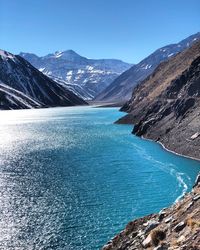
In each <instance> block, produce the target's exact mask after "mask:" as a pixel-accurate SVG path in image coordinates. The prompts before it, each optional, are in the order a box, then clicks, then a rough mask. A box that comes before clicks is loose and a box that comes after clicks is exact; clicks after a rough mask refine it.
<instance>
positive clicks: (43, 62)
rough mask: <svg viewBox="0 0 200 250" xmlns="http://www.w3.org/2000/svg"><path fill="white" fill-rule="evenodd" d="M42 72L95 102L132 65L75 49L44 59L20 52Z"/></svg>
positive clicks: (50, 55) (44, 57) (82, 96)
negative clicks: (82, 53)
mask: <svg viewBox="0 0 200 250" xmlns="http://www.w3.org/2000/svg"><path fill="white" fill-rule="evenodd" d="M20 56H21V57H23V58H24V59H26V60H27V61H29V62H30V63H31V64H32V65H33V66H34V67H36V68H37V69H38V70H40V71H41V72H42V73H44V74H45V75H47V76H48V77H50V78H52V79H53V80H55V81H57V82H59V83H60V84H62V85H63V86H67V88H68V89H69V90H71V91H73V92H74V93H75V94H76V95H78V96H80V97H81V98H83V99H85V100H91V99H94V98H95V97H96V96H97V95H98V94H99V93H100V92H102V91H103V90H104V89H105V88H106V87H107V86H109V84H110V83H111V82H113V80H114V79H115V78H116V77H118V76H119V75H120V74H121V73H123V72H124V71H125V70H127V69H129V68H130V67H131V66H132V65H131V64H128V63H125V62H123V61H120V60H116V59H99V60H95V59H88V58H86V57H83V56H80V55H79V54H77V53H76V52H75V51H73V50H67V51H63V52H58V51H57V52H55V53H53V54H49V55H46V56H43V57H39V56H37V55H35V54H31V53H20Z"/></svg>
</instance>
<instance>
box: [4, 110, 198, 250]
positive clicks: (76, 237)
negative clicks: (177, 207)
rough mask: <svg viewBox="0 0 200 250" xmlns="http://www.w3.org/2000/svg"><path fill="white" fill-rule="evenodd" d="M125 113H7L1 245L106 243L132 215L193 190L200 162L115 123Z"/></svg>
mask: <svg viewBox="0 0 200 250" xmlns="http://www.w3.org/2000/svg"><path fill="white" fill-rule="evenodd" d="M122 115H123V113H121V112H119V111H118V109H117V108H92V107H70V108H51V109H37V110H15V111H1V120H0V185H1V187H0V234H1V237H0V248H1V249H15V250H16V249H20V250H22V249H24V250H27V249H40V250H44V249H56V250H57V249H58V250H61V249H65V250H66V249H67V250H68V249H69V250H71V249H73V250H81V249H85V250H96V249H100V248H101V247H102V246H103V245H104V244H105V243H106V242H107V241H108V240H109V239H110V238H112V237H113V236H114V235H115V234H116V233H118V232H119V231H120V230H122V229H123V228H124V227H125V225H126V224H127V223H128V222H129V221H130V220H133V219H134V218H137V217H140V216H144V215H147V214H149V213H152V212H158V211H159V210H160V209H162V208H163V207H166V206H169V205H170V204H172V203H173V202H175V200H177V199H178V198H180V197H181V196H182V195H183V194H184V193H185V192H187V191H189V190H191V188H192V185H193V183H194V180H195V178H196V175H197V173H198V172H199V171H200V163H199V162H197V161H194V160H190V159H187V158H183V157H180V156H177V155H174V154H172V153H169V152H167V151H165V150H163V149H162V148H161V146H160V145H158V144H157V143H154V142H151V141H147V140H143V139H141V138H138V137H136V136H134V135H132V134H131V131H132V126H129V125H116V124H113V122H114V121H116V120H117V119H118V118H119V117H121V116H122Z"/></svg>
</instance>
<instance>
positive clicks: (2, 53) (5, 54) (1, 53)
mask: <svg viewBox="0 0 200 250" xmlns="http://www.w3.org/2000/svg"><path fill="white" fill-rule="evenodd" d="M0 56H1V58H2V59H6V58H10V59H13V58H14V57H15V56H14V55H13V54H11V53H9V52H7V51H5V50H1V49H0Z"/></svg>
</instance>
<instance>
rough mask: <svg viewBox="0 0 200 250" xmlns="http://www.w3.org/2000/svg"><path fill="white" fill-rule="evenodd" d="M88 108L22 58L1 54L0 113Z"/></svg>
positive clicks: (1, 51)
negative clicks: (38, 109) (17, 110)
mask: <svg viewBox="0 0 200 250" xmlns="http://www.w3.org/2000/svg"><path fill="white" fill-rule="evenodd" d="M82 104H86V102H85V101H84V100H82V99H81V98H79V97H78V96H76V95H75V94H74V93H72V92H71V91H69V90H68V89H67V88H66V87H63V86H62V85H60V84H58V83H57V82H55V81H53V80H51V79H50V78H48V77H47V76H45V75H44V74H42V73H41V72H40V71H38V70H37V69H35V68H34V67H33V66H32V65H31V64H30V63H28V62H27V61H26V60H25V59H23V58H21V57H20V56H15V55H13V54H11V53H8V52H6V51H3V50H0V109H18V108H36V107H55V106H73V105H82Z"/></svg>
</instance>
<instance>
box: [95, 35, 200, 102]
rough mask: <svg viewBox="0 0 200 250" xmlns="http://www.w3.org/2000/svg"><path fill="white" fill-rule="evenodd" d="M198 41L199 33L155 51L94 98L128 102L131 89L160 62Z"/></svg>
mask: <svg viewBox="0 0 200 250" xmlns="http://www.w3.org/2000/svg"><path fill="white" fill-rule="evenodd" d="M199 39H200V32H199V33H197V34H194V35H192V36H190V37H188V38H186V39H184V40H183V41H181V42H179V43H177V44H171V45H168V46H165V47H162V48H160V49H158V50H156V51H155V52H154V53H152V54H151V55H150V56H148V57H147V58H145V59H144V60H142V61H141V62H140V63H138V64H135V65H134V66H132V67H131V68H130V69H129V70H127V71H125V72H124V73H123V74H121V75H120V76H119V77H118V78H116V79H115V80H114V81H113V82H112V83H111V84H110V85H109V86H108V87H107V88H106V89H105V90H104V91H103V92H102V93H100V95H98V96H97V97H96V100H101V101H107V102H122V101H127V100H129V99H130V97H131V93H132V91H133V88H134V87H135V86H137V84H139V83H140V82H141V81H143V80H144V79H145V78H146V77H147V76H148V75H150V74H151V73H152V72H153V71H154V70H155V68H156V67H157V66H158V65H159V64H160V63H161V62H163V61H166V60H168V59H169V58H170V57H172V56H174V55H176V54H177V53H179V52H181V51H183V50H185V49H186V48H189V47H190V46H191V45H192V44H193V43H194V42H196V41H197V40H199Z"/></svg>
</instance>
